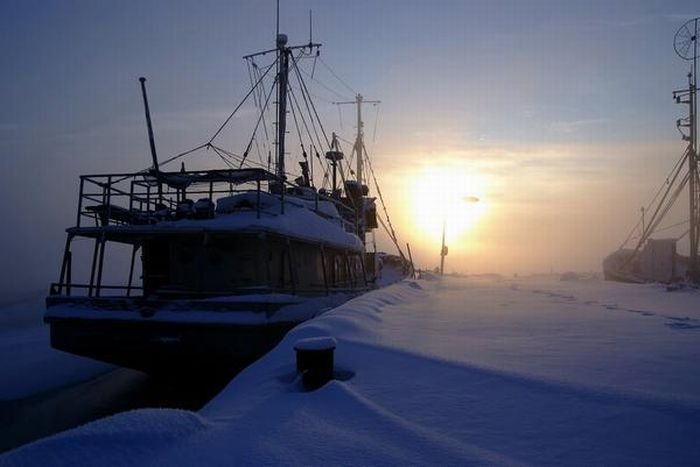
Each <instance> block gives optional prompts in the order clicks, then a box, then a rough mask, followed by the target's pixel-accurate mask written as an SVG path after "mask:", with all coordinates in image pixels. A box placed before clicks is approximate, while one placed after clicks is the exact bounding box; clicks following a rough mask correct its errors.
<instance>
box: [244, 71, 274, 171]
mask: <svg viewBox="0 0 700 467" xmlns="http://www.w3.org/2000/svg"><path fill="white" fill-rule="evenodd" d="M276 81H277V78H275V82H276ZM274 89H275V87H274V86H270V93H269V94H268V95H267V98H266V99H265V107H264V108H263V110H262V111H261V112H260V116H259V117H258V120H257V122H256V123H255V128H253V134H252V135H251V137H250V141H249V142H248V146H247V147H246V150H245V152H243V158H242V160H241V164H240V167H239V168H243V163H244V162H245V160H246V159H247V158H248V151H250V147H251V146H252V145H253V140H254V139H255V136H256V134H257V132H258V128H259V127H260V122H261V121H262V119H263V115H265V109H266V108H267V104H268V103H269V102H270V97H272V91H274ZM260 163H261V164H263V161H262V158H261V159H260Z"/></svg>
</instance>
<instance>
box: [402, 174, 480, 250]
mask: <svg viewBox="0 0 700 467" xmlns="http://www.w3.org/2000/svg"><path fill="white" fill-rule="evenodd" d="M484 189H485V187H484V180H483V179H482V178H480V177H478V176H476V175H474V174H472V173H468V172H465V171H464V170H460V169H459V168H452V167H431V168H426V169H425V170H424V171H423V172H421V173H419V174H418V175H417V176H416V177H415V179H414V180H413V183H412V184H411V193H413V199H412V202H411V213H412V218H413V220H414V223H415V225H416V227H417V228H418V229H419V230H420V233H421V234H422V235H423V237H424V238H425V240H426V241H429V242H431V243H434V244H435V243H440V242H441V240H442V227H443V222H445V240H446V242H447V243H448V244H449V243H450V242H454V241H456V240H458V239H459V238H460V237H462V236H463V235H464V234H466V233H467V232H469V231H470V230H471V229H472V228H473V227H474V226H475V225H476V224H477V222H478V221H479V220H480V219H481V218H482V217H483V215H484V214H485V213H486V210H487V201H486V200H485V199H484ZM477 200H478V201H477Z"/></svg>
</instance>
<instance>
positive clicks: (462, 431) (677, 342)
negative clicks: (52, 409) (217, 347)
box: [0, 278, 700, 466]
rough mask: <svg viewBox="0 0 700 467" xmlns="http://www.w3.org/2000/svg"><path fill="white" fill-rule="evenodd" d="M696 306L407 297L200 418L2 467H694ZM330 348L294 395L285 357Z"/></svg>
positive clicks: (498, 287)
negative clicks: (323, 363)
mask: <svg viewBox="0 0 700 467" xmlns="http://www.w3.org/2000/svg"><path fill="white" fill-rule="evenodd" d="M698 304H700V293H698V292H697V291H692V290H676V291H670V292H669V291H667V290H666V288H665V287H664V286H660V285H641V286H640V285H629V284H618V283H609V282H600V281H573V282H560V281H558V280H553V279H549V278H541V279H521V280H514V281H510V280H508V281H498V280H479V279H455V278H446V279H445V280H434V281H403V282H401V283H398V284H396V285H394V286H391V287H388V288H385V289H382V290H378V291H375V292H371V293H369V294H366V295H364V296H361V297H359V298H356V299H354V300H351V301H350V302H347V303H346V304H344V305H342V306H340V307H338V308H336V309H335V310H333V311H331V312H329V313H327V314H325V315H323V316H321V317H319V318H316V319H314V320H312V321H309V322H307V323H304V324H303V325H301V326H298V327H297V328H295V329H294V330H293V331H292V332H290V333H289V334H288V336H287V337H286V338H285V339H284V341H283V342H282V343H281V344H280V345H279V346H278V347H276V348H275V349H274V350H273V351H272V352H270V353H269V354H268V355H267V356H266V357H264V358H263V359H261V360H260V361H258V362H257V363H256V364H254V365H253V366H251V367H249V368H248V369H246V370H245V371H244V372H242V373H241V374H240V375H239V376H238V377H236V378H235V379H234V380H233V381H232V382H231V383H230V384H229V385H228V387H227V388H226V389H225V390H224V391H222V393H221V394H219V396H217V397H216V398H215V399H214V400H212V401H211V402H210V403H209V404H208V405H207V406H205V407H204V408H203V409H202V410H201V411H200V412H199V413H192V412H187V411H180V410H157V409H149V410H138V411H132V412H128V413H124V414H121V415H117V416H114V417H111V418H107V419H103V420H99V421H97V422H94V423H91V424H88V425H85V426H83V427H81V428H78V429H76V430H72V431H68V432H65V433H62V434H59V435H56V436H54V437H51V438H47V439H45V440H42V441H39V442H36V443H33V444H31V445H28V446H26V447H24V448H20V449H18V450H15V451H12V452H10V453H7V454H6V455H4V456H2V457H0V465H7V466H10V465H12V466H14V465H66V466H69V465H116V464H119V465H231V464H235V465H260V464H269V465H278V464H284V465H333V464H341V465H349V464H352V465H381V464H392V465H397V464H398V465H403V464H423V465H494V464H496V465H581V466H584V465H586V466H588V465H630V466H631V465H634V466H637V465H697V459H698V458H700V444H699V443H697V439H698V438H699V437H700V372H699V371H697V370H698V368H699V366H700V363H698V362H700V345H699V344H700V306H698ZM321 336H332V337H333V338H335V339H336V340H337V342H338V347H337V349H336V352H335V355H336V372H337V375H338V380H336V381H332V382H330V383H328V384H327V385H325V386H324V387H322V388H321V389H318V390H317V391H314V392H305V391H304V389H303V387H302V385H301V383H300V381H299V378H298V377H297V376H296V374H295V362H294V351H293V345H294V343H295V342H296V341H297V340H299V339H301V338H306V337H321Z"/></svg>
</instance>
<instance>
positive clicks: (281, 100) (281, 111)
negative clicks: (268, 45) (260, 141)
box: [243, 24, 321, 181]
mask: <svg viewBox="0 0 700 467" xmlns="http://www.w3.org/2000/svg"><path fill="white" fill-rule="evenodd" d="M278 31H279V24H278ZM319 47H321V44H318V43H314V42H309V43H308V44H305V45H296V46H287V35H286V34H279V33H278V34H277V43H276V45H275V48H274V49H270V50H264V51H262V52H257V53H254V54H250V55H245V56H244V57H243V59H249V58H253V57H258V56H260V55H266V54H268V53H272V52H275V53H276V54H277V60H276V63H277V79H276V83H277V122H276V124H277V135H276V136H277V141H276V145H277V154H276V157H275V173H276V175H277V176H278V177H279V178H280V179H281V181H284V179H285V178H286V169H285V163H284V159H285V157H284V156H285V138H286V135H287V89H288V86H289V59H290V57H291V55H292V53H293V52H294V51H295V50H297V49H309V53H311V52H312V51H313V50H314V49H317V50H318V48H319Z"/></svg>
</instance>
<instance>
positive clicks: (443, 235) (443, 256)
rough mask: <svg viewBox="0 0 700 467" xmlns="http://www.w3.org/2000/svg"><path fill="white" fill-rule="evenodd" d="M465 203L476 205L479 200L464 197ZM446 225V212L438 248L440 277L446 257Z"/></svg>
mask: <svg viewBox="0 0 700 467" xmlns="http://www.w3.org/2000/svg"><path fill="white" fill-rule="evenodd" d="M462 200H463V201H466V202H467V203H478V202H479V198H477V197H476V196H465V197H464V198H462ZM446 225H447V210H445V213H444V214H443V215H442V247H441V248H440V275H441V276H444V275H445V256H447V245H445V226H446Z"/></svg>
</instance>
